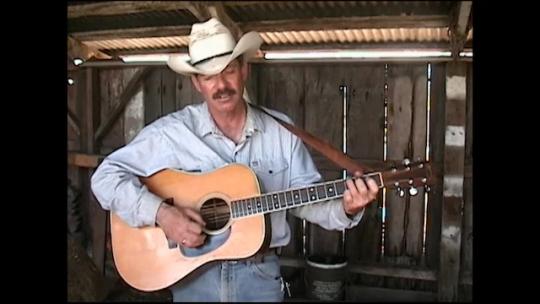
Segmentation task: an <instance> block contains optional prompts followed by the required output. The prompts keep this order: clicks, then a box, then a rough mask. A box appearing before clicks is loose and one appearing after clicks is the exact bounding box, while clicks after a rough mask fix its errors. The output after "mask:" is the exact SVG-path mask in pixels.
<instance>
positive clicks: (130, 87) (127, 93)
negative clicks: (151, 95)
mask: <svg viewBox="0 0 540 304" xmlns="http://www.w3.org/2000/svg"><path fill="white" fill-rule="evenodd" d="M151 70H152V68H149V67H144V68H141V69H140V70H138V71H137V72H136V73H135V74H134V75H133V77H132V78H131V80H130V81H129V83H128V84H127V85H126V87H125V89H124V91H123V92H122V94H121V95H120V97H119V101H118V104H117V106H116V107H115V108H114V110H113V111H112V112H111V114H110V115H109V117H107V119H105V121H104V122H103V123H102V124H101V125H100V126H99V128H98V130H97V132H96V134H95V137H94V138H95V140H96V142H99V141H101V139H103V137H104V136H105V135H106V134H107V132H108V131H109V130H110V128H111V127H112V125H113V124H114V122H115V121H116V120H117V119H118V117H119V116H120V114H122V112H123V111H124V109H125V107H126V105H127V104H128V103H129V101H130V100H131V98H132V97H133V95H135V93H137V91H138V89H139V88H140V86H141V84H142V83H143V81H144V79H145V77H146V75H148V73H149V72H150V71H151Z"/></svg>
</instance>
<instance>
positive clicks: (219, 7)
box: [208, 3, 243, 39]
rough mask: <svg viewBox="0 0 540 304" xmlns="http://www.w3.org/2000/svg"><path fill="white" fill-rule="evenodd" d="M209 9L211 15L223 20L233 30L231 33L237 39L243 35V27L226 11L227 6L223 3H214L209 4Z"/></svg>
mask: <svg viewBox="0 0 540 304" xmlns="http://www.w3.org/2000/svg"><path fill="white" fill-rule="evenodd" d="M208 11H209V12H210V15H211V16H212V17H214V18H216V19H218V20H219V21H221V22H222V23H223V24H224V25H225V26H226V27H228V28H229V29H230V30H231V33H232V34H233V36H234V37H235V38H236V39H239V38H240V36H242V33H243V31H242V29H240V27H239V26H238V25H237V24H236V22H234V21H233V20H232V19H231V17H230V16H229V15H228V14H227V12H226V11H225V7H224V6H223V4H222V3H216V4H214V5H210V6H208Z"/></svg>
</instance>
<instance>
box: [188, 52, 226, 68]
mask: <svg viewBox="0 0 540 304" xmlns="http://www.w3.org/2000/svg"><path fill="white" fill-rule="evenodd" d="M229 54H232V51H230V52H225V53H221V54H217V55H214V56H212V57H208V58H204V59H201V60H198V61H196V62H191V65H197V64H199V63H203V62H206V61H208V60H210V59H213V58H216V57H221V56H225V55H229Z"/></svg>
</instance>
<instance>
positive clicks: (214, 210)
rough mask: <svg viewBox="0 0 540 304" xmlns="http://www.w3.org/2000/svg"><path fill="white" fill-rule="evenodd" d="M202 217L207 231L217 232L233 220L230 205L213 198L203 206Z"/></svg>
mask: <svg viewBox="0 0 540 304" xmlns="http://www.w3.org/2000/svg"><path fill="white" fill-rule="evenodd" d="M201 216H202V218H203V220H204V222H205V223H206V226H205V228H206V230H208V231H217V230H220V229H222V228H223V227H225V225H227V223H228V222H229V219H230V218H231V210H230V208H229V205H228V204H227V203H226V202H225V201H224V200H222V199H220V198H211V199H209V200H207V201H206V202H204V203H203V205H202V206H201Z"/></svg>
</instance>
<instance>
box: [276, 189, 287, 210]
mask: <svg viewBox="0 0 540 304" xmlns="http://www.w3.org/2000/svg"><path fill="white" fill-rule="evenodd" d="M278 196H279V206H280V207H281V208H285V207H287V202H285V194H283V192H279V193H278Z"/></svg>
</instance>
